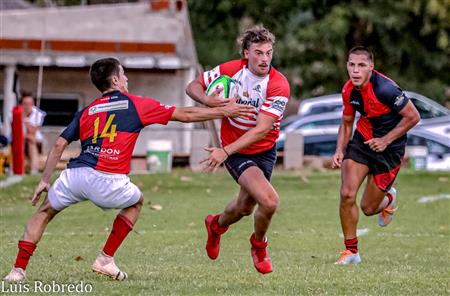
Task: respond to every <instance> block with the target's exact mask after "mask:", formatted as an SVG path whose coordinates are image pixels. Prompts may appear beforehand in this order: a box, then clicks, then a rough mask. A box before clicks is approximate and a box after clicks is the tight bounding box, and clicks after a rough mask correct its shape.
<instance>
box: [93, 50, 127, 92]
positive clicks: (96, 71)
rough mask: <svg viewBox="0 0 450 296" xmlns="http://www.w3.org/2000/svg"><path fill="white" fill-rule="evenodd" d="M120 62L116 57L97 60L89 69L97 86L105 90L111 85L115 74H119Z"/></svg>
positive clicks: (100, 89) (102, 90)
mask: <svg viewBox="0 0 450 296" xmlns="http://www.w3.org/2000/svg"><path fill="white" fill-rule="evenodd" d="M119 66H120V62H119V60H117V59H115V58H105V59H100V60H97V61H95V63H93V64H92V66H91V69H90V70H89V75H90V76H91V81H92V83H93V84H94V85H95V87H96V88H97V89H98V90H99V91H101V92H104V91H105V90H107V89H109V88H110V87H111V78H112V76H113V75H117V76H119V73H120V68H119Z"/></svg>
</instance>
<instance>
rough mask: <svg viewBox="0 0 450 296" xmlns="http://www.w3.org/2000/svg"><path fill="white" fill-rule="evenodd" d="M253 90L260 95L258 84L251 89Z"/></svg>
mask: <svg viewBox="0 0 450 296" xmlns="http://www.w3.org/2000/svg"><path fill="white" fill-rule="evenodd" d="M253 90H254V91H256V92H259V93H260V92H261V85H259V84H258V85H256V86H255V87H254V88H253Z"/></svg>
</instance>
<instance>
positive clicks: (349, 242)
mask: <svg viewBox="0 0 450 296" xmlns="http://www.w3.org/2000/svg"><path fill="white" fill-rule="evenodd" d="M344 244H345V248H346V249H347V250H349V251H350V252H352V253H353V254H356V253H358V237H355V238H351V239H346V240H344Z"/></svg>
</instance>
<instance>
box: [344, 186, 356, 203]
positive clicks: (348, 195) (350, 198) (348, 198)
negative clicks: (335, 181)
mask: <svg viewBox="0 0 450 296" xmlns="http://www.w3.org/2000/svg"><path fill="white" fill-rule="evenodd" d="M355 201H356V192H355V191H354V190H352V189H350V188H347V187H342V188H341V202H343V203H353V202H355Z"/></svg>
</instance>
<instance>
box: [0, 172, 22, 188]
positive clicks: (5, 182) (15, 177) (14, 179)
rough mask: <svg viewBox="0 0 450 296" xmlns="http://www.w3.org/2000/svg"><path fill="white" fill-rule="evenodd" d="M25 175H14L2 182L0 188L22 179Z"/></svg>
mask: <svg viewBox="0 0 450 296" xmlns="http://www.w3.org/2000/svg"><path fill="white" fill-rule="evenodd" d="M22 179H23V176H18V175H13V176H11V177H8V178H6V180H3V181H1V182H0V188H6V187H8V186H11V185H13V184H16V183H19V182H20V181H22Z"/></svg>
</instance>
